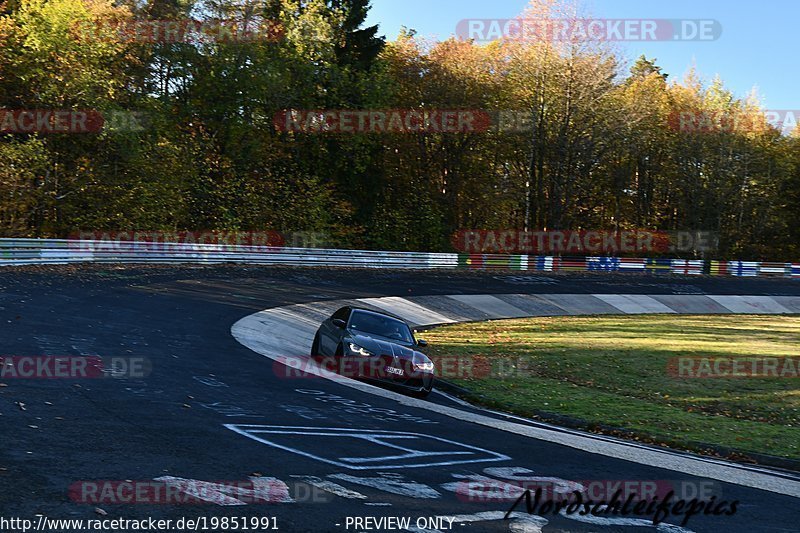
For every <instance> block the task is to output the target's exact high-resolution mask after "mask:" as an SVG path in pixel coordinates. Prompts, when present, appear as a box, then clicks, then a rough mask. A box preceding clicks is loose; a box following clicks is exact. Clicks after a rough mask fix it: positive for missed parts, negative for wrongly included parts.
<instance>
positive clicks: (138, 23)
mask: <svg viewBox="0 0 800 533" xmlns="http://www.w3.org/2000/svg"><path fill="white" fill-rule="evenodd" d="M74 30H75V33H76V34H77V35H78V38H79V39H81V40H86V41H100V42H125V43H167V44H169V43H187V44H190V43H202V42H222V43H232V42H254V41H262V42H274V41H278V40H280V39H283V38H284V37H285V32H284V29H283V26H282V25H281V23H280V22H277V21H272V20H264V21H262V22H260V23H259V22H239V21H235V20H195V19H179V20H147V19H135V20H128V21H123V22H118V21H107V22H100V23H96V22H88V21H86V22H82V23H78V24H76V26H75V28H74Z"/></svg>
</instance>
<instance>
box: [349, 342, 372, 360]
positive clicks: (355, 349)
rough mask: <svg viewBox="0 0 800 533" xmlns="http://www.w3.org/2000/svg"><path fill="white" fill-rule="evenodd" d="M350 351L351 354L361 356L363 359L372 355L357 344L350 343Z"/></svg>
mask: <svg viewBox="0 0 800 533" xmlns="http://www.w3.org/2000/svg"><path fill="white" fill-rule="evenodd" d="M350 351H351V352H353V353H357V354H358V355H363V356H365V357H368V356H370V355H372V352H370V351H369V350H367V349H366V348H362V347H361V346H359V345H358V344H353V343H352V342H351V343H350Z"/></svg>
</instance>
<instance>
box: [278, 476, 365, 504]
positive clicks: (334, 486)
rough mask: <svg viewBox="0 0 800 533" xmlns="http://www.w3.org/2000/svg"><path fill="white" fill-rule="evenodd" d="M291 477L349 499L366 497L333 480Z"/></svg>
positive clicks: (313, 477) (314, 477)
mask: <svg viewBox="0 0 800 533" xmlns="http://www.w3.org/2000/svg"><path fill="white" fill-rule="evenodd" d="M292 477H293V478H297V479H299V480H300V481H302V482H303V483H308V484H309V485H313V486H315V487H317V488H318V489H322V490H324V491H325V492H330V493H331V494H334V495H336V496H339V497H342V498H347V499H350V500H366V499H367V497H366V496H364V495H363V494H361V493H360V492H356V491H354V490H350V489H348V488H347V487H343V486H341V485H339V484H338V483H334V482H333V481H325V480H324V479H321V478H318V477H316V476H292ZM367 505H370V504H367Z"/></svg>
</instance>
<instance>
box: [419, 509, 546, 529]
mask: <svg viewBox="0 0 800 533" xmlns="http://www.w3.org/2000/svg"><path fill="white" fill-rule="evenodd" d="M505 515H506V513H505V512H504V511H484V512H482V513H475V514H460V515H445V516H438V517H437V518H444V519H447V520H448V521H452V524H453V525H456V524H460V525H463V524H465V523H471V522H494V521H503V520H505ZM547 523H548V522H547V519H546V518H543V517H541V516H536V515H528V514H524V513H511V515H510V516H509V520H508V530H509V531H510V532H511V533H541V531H542V528H543V527H544V526H546V525H547ZM407 530H408V531H411V532H413V533H442V532H441V531H440V530H438V529H422V528H418V527H416V526H411V527H409V528H407ZM455 530H456V528H452V529H451V530H450V531H455Z"/></svg>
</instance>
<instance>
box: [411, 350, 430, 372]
mask: <svg viewBox="0 0 800 533" xmlns="http://www.w3.org/2000/svg"><path fill="white" fill-rule="evenodd" d="M414 369H415V370H421V371H423V372H433V361H431V360H430V359H428V358H427V357H420V356H419V355H416V354H415V355H414Z"/></svg>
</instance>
